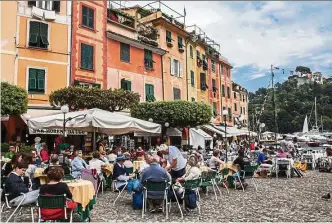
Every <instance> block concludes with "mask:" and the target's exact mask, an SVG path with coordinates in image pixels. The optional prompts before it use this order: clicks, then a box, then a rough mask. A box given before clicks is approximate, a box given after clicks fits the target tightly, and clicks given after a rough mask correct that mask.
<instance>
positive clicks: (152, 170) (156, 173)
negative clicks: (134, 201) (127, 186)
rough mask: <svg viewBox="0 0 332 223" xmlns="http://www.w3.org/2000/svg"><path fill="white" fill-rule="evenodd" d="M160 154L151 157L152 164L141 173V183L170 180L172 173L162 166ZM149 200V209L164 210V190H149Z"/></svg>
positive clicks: (152, 210)
mask: <svg viewBox="0 0 332 223" xmlns="http://www.w3.org/2000/svg"><path fill="white" fill-rule="evenodd" d="M159 162H160V159H159V156H157V155H153V156H152V157H151V162H150V166H149V167H147V168H145V169H144V170H143V172H142V174H141V179H140V180H141V183H142V184H144V183H145V182H146V181H149V182H156V183H158V182H165V181H167V182H170V181H171V175H169V173H168V172H167V171H166V170H165V169H164V168H162V167H161V166H160V164H159ZM147 198H148V199H147V202H148V205H149V211H150V212H155V211H156V208H157V209H159V210H162V203H163V199H164V191H148V193H147Z"/></svg>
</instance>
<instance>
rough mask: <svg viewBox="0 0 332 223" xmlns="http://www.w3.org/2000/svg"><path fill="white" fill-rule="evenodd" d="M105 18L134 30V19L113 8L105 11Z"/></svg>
mask: <svg viewBox="0 0 332 223" xmlns="http://www.w3.org/2000/svg"><path fill="white" fill-rule="evenodd" d="M107 18H108V20H111V21H114V22H117V23H120V24H122V25H125V26H128V27H130V28H133V29H134V28H135V18H134V17H133V16H130V15H129V14H127V13H125V12H122V11H121V10H117V9H115V8H109V9H107Z"/></svg>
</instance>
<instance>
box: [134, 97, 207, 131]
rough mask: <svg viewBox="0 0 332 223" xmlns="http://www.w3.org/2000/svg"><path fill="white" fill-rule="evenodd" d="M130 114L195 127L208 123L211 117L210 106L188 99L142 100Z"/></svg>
mask: <svg viewBox="0 0 332 223" xmlns="http://www.w3.org/2000/svg"><path fill="white" fill-rule="evenodd" d="M131 116H132V117H135V118H139V119H143V120H149V119H150V118H152V119H153V122H155V123H159V124H162V125H163V124H164V123H166V122H168V123H169V125H170V126H171V127H180V128H185V127H195V126H198V125H204V124H208V123H209V122H210V119H211V117H212V109H211V106H209V105H206V104H203V103H197V102H189V101H158V102H144V103H139V104H137V105H136V106H134V107H133V108H132V110H131Z"/></svg>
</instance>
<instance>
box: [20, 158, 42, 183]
mask: <svg viewBox="0 0 332 223" xmlns="http://www.w3.org/2000/svg"><path fill="white" fill-rule="evenodd" d="M35 161H36V158H35V156H33V155H32V154H27V155H25V156H24V159H23V163H25V164H27V165H28V168H27V170H26V171H25V180H27V181H28V182H29V185H31V186H32V188H33V189H36V188H37V187H39V184H40V183H39V179H38V178H34V174H35V171H36V168H37V167H36V165H35V164H34V163H35Z"/></svg>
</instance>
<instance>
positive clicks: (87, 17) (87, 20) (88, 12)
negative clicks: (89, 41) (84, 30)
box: [82, 5, 95, 29]
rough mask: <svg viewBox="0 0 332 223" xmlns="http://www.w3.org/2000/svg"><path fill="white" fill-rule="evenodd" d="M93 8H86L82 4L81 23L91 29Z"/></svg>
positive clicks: (92, 27) (93, 23)
mask: <svg viewBox="0 0 332 223" xmlns="http://www.w3.org/2000/svg"><path fill="white" fill-rule="evenodd" d="M94 13H95V11H94V9H92V8H88V7H86V6H84V5H82V25H83V26H85V27H88V28H91V29H94V27H95V22H94V19H95V17H94Z"/></svg>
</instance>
